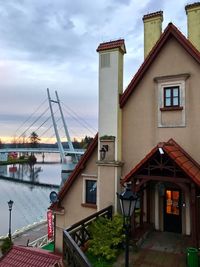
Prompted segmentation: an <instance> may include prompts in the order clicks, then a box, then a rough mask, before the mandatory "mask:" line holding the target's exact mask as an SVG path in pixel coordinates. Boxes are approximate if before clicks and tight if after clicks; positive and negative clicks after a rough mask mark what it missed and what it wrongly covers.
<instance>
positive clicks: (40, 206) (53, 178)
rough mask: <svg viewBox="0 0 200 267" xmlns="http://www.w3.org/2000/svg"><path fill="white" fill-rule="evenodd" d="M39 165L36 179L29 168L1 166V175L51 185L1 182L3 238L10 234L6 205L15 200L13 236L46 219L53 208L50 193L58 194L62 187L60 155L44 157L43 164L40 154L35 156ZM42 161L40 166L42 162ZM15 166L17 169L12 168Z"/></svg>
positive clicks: (36, 167) (0, 226) (24, 166)
mask: <svg viewBox="0 0 200 267" xmlns="http://www.w3.org/2000/svg"><path fill="white" fill-rule="evenodd" d="M36 157H37V162H38V163H37V164H36V165H35V166H34V176H33V173H31V171H30V167H29V166H28V165H18V164H16V165H15V166H0V175H1V176H4V177H11V178H16V179H18V180H20V181H23V180H25V181H34V182H38V183H46V184H50V185H52V186H51V187H46V186H42V185H37V186H34V185H33V184H31V183H30V184H25V183H23V182H22V183H18V182H13V181H11V180H9V178H8V179H7V180H5V179H0V211H1V215H0V236H2V235H3V236H4V235H7V233H8V219H9V211H8V204H7V202H8V201H9V200H10V199H11V200H13V201H14V204H13V208H12V233H13V232H14V231H15V230H17V229H20V228H22V227H24V226H27V225H29V224H33V223H34V222H38V221H40V220H43V219H45V218H46V212H47V209H48V207H49V205H50V201H49V194H50V192H51V191H58V190H59V189H58V187H54V185H58V186H60V184H61V182H62V181H61V164H60V157H59V154H45V163H44V164H43V163H42V157H41V154H36ZM40 162H41V163H40ZM13 167H14V168H13Z"/></svg>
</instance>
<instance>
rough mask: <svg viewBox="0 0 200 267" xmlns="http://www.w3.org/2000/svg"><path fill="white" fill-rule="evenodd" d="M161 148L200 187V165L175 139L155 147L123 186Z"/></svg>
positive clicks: (127, 177)
mask: <svg viewBox="0 0 200 267" xmlns="http://www.w3.org/2000/svg"><path fill="white" fill-rule="evenodd" d="M159 147H162V149H163V150H164V152H165V153H166V154H167V155H168V156H169V157H170V158H171V159H172V160H173V161H174V162H175V163H176V164H177V166H179V168H180V169H181V170H182V171H183V172H184V173H185V174H186V175H187V176H188V177H189V178H191V180H192V181H193V182H194V183H196V184H197V185H198V186H200V165H199V164H198V163H197V162H196V161H195V160H194V159H193V158H192V157H191V156H190V155H189V154H188V153H187V152H186V151H185V150H184V149H183V148H182V147H181V146H179V145H178V144H177V143H176V142H175V141H174V140H173V139H170V140H169V141H168V142H165V143H162V145H160V143H159V144H158V145H157V146H156V147H154V148H153V149H152V150H151V151H150V152H149V153H148V154H147V155H146V156H145V158H144V159H143V160H141V161H140V162H139V163H138V164H137V165H136V166H135V167H134V168H133V169H132V170H131V171H130V172H129V173H128V174H127V175H126V176H125V177H124V178H123V179H122V184H124V183H126V182H128V181H130V180H131V177H133V176H134V175H135V174H136V173H137V172H138V171H139V170H140V169H141V168H142V167H143V166H144V164H145V163H146V162H147V161H148V160H149V159H150V158H151V157H152V156H153V155H154V154H155V153H156V152H157V151H158V149H159Z"/></svg>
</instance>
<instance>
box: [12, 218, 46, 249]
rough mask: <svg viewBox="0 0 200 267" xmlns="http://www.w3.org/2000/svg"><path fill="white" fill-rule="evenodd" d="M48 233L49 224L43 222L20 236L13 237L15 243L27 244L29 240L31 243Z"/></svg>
mask: <svg viewBox="0 0 200 267" xmlns="http://www.w3.org/2000/svg"><path fill="white" fill-rule="evenodd" d="M46 234H47V224H46V223H45V224H41V225H38V226H36V227H33V228H32V229H30V230H27V231H25V232H24V233H22V234H20V235H19V236H18V237H15V238H14V239H13V243H14V244H15V245H21V246H27V242H29V243H31V242H32V241H34V240H36V239H38V238H39V237H42V236H44V235H46Z"/></svg>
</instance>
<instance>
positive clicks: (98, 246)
mask: <svg viewBox="0 0 200 267" xmlns="http://www.w3.org/2000/svg"><path fill="white" fill-rule="evenodd" d="M89 232H90V235H91V240H89V248H88V252H89V253H91V254H92V255H94V256H96V257H97V258H104V259H106V260H113V259H115V258H116V256H117V252H118V250H119V248H120V246H121V244H122V242H123V240H124V235H123V219H122V217H121V216H120V215H115V216H114V217H113V220H110V219H107V218H103V217H100V218H99V219H97V220H96V221H95V222H93V223H92V224H91V225H90V226H89Z"/></svg>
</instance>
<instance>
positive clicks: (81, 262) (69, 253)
mask: <svg viewBox="0 0 200 267" xmlns="http://www.w3.org/2000/svg"><path fill="white" fill-rule="evenodd" d="M63 261H64V263H67V264H68V265H69V266H73V267H92V265H91V263H90V262H89V260H88V259H87V257H86V256H85V254H84V253H83V251H82V250H81V249H80V248H79V246H78V245H77V244H76V242H75V241H74V240H73V238H72V237H71V236H70V234H69V233H68V232H67V230H64V232H63Z"/></svg>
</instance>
